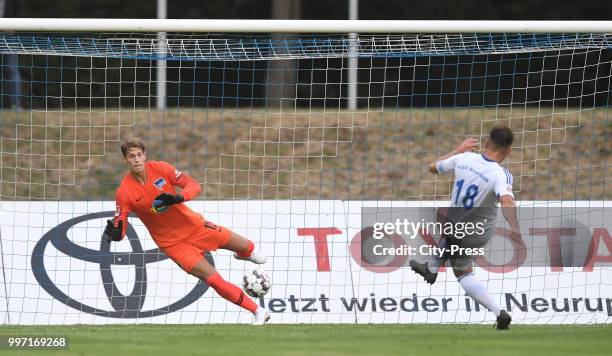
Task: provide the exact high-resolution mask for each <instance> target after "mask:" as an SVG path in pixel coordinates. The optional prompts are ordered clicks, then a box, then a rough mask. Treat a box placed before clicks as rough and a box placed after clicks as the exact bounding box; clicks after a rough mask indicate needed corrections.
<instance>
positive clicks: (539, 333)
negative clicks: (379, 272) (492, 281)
mask: <svg viewBox="0 0 612 356" xmlns="http://www.w3.org/2000/svg"><path fill="white" fill-rule="evenodd" d="M36 334H39V335H65V336H68V337H69V344H70V347H69V350H68V351H50V350H46V351H29V353H28V352H24V351H22V350H20V351H14V352H13V351H11V352H9V351H5V350H2V351H1V353H2V354H5V355H10V354H15V355H17V354H19V355H28V354H32V355H34V354H45V355H53V354H73V355H111V354H112V355H147V356H150V355H202V354H210V355H217V354H235V355H270V354H272V355H276V354H278V355H385V354H389V355H400V354H402V355H407V354H411V355H427V356H435V355H445V356H447V355H526V354H530V355H556V356H558V355H577V354H582V355H589V356H592V355H609V354H610V350H611V349H612V338H611V337H610V336H611V335H612V325H591V326H565V325H545V326H523V325H513V326H512V327H511V329H510V330H508V331H498V330H495V328H493V327H492V326H490V325H424V324H417V325H345V324H343V325H273V324H272V325H266V326H264V327H252V326H250V325H133V326H84V325H79V326H46V327H21V326H20V327H6V326H4V327H2V328H0V335H36Z"/></svg>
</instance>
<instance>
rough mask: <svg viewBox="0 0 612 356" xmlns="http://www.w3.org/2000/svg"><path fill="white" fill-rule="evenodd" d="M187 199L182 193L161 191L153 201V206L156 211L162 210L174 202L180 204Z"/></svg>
mask: <svg viewBox="0 0 612 356" xmlns="http://www.w3.org/2000/svg"><path fill="white" fill-rule="evenodd" d="M184 201H185V198H183V195H181V194H177V195H174V194H169V193H161V194H160V195H158V196H157V197H155V200H154V201H153V207H152V208H151V209H152V210H154V211H155V212H162V211H164V210H165V208H166V207H168V206H170V205H174V204H180V203H182V202H184Z"/></svg>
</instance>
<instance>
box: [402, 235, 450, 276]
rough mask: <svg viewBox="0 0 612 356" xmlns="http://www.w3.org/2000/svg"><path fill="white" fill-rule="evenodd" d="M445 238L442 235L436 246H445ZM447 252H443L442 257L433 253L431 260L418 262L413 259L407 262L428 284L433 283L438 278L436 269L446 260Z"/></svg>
mask: <svg viewBox="0 0 612 356" xmlns="http://www.w3.org/2000/svg"><path fill="white" fill-rule="evenodd" d="M446 244H447V242H446V238H444V237H442V238H441V239H440V242H439V243H438V246H437V247H438V248H440V249H442V248H445V247H446ZM447 256H448V254H446V253H445V254H443V255H442V257H440V256H439V255H437V254H436V255H434V259H433V261H430V262H425V263H420V262H417V261H415V260H411V261H410V262H408V264H409V265H410V268H411V269H412V270H413V271H414V272H415V273H417V274H419V275H421V276H422V277H423V278H424V279H425V281H426V282H427V283H429V284H434V283H435V282H436V278H438V270H439V269H440V267H441V266H442V265H444V263H446V261H447V260H448V257H447Z"/></svg>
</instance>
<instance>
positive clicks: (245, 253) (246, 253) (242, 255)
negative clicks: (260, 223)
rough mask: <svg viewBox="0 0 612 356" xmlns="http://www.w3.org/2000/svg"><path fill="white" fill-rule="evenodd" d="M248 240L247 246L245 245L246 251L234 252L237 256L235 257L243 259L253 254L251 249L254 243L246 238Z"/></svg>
mask: <svg viewBox="0 0 612 356" xmlns="http://www.w3.org/2000/svg"><path fill="white" fill-rule="evenodd" d="M248 241H249V247H247V249H246V251H243V252H236V256H238V257H237V258H240V259H245V258H248V257H251V255H252V254H253V250H255V244H254V243H253V241H251V240H248Z"/></svg>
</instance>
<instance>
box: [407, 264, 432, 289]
mask: <svg viewBox="0 0 612 356" xmlns="http://www.w3.org/2000/svg"><path fill="white" fill-rule="evenodd" d="M408 264H409V265H410V268H411V269H412V270H413V271H414V272H416V273H417V274H420V275H421V276H423V278H425V281H426V282H427V283H429V284H434V283H435V282H436V278H438V274H437V273H432V272H431V271H430V270H429V267H428V266H427V262H425V263H418V262H417V261H415V260H411V261H410V262H409V263H408Z"/></svg>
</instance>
